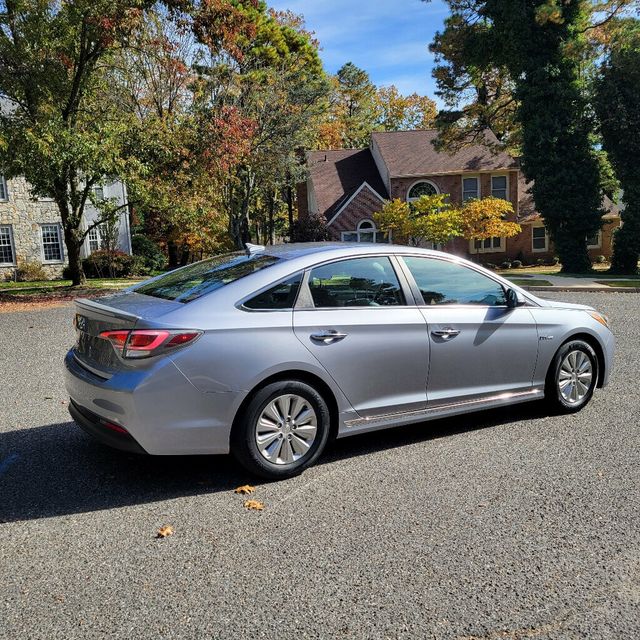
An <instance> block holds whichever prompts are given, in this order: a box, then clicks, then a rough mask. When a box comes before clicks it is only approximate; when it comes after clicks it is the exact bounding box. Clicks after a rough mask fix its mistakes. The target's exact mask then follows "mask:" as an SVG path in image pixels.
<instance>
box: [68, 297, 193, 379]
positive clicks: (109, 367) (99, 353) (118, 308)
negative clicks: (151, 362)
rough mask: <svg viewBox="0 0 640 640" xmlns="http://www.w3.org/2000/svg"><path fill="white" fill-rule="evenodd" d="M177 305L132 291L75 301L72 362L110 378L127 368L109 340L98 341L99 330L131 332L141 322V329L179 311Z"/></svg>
mask: <svg viewBox="0 0 640 640" xmlns="http://www.w3.org/2000/svg"><path fill="white" fill-rule="evenodd" d="M182 306H183V305H182V304H181V303H179V302H172V301H170V300H163V299H161V298H151V297H149V296H144V295H140V294H137V293H135V292H132V291H128V292H124V293H118V294H114V295H110V296H103V297H101V298H95V299H92V300H89V299H86V298H78V299H77V300H76V301H75V311H76V314H75V327H76V337H77V341H76V345H75V347H74V350H73V353H74V356H75V358H76V360H77V361H78V362H79V363H80V364H81V365H82V366H83V367H85V368H86V369H88V370H89V371H91V372H92V373H94V374H96V375H98V376H100V377H102V378H105V379H107V378H110V377H111V376H112V375H113V374H114V373H115V372H116V371H120V370H122V369H127V368H130V367H132V366H134V365H133V363H132V364H131V365H129V364H125V363H124V362H123V361H122V359H121V358H119V357H118V355H117V353H116V351H115V349H114V347H113V345H112V344H111V342H109V340H105V339H104V338H100V337H99V335H100V334H101V333H102V332H103V331H115V330H131V329H133V328H135V327H136V326H137V325H139V324H140V323H142V324H143V325H144V326H145V328H148V327H149V325H150V324H153V321H154V320H157V319H159V318H160V317H162V316H164V315H166V314H167V313H169V312H171V311H174V310H175V309H177V308H181V307H182Z"/></svg>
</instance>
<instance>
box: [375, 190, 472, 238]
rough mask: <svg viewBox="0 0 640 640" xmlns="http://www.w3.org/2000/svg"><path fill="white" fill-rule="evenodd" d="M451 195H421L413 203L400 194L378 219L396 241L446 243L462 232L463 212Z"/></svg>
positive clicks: (389, 203) (376, 218)
mask: <svg viewBox="0 0 640 640" xmlns="http://www.w3.org/2000/svg"><path fill="white" fill-rule="evenodd" d="M447 199H448V196H447V195H444V194H437V195H431V196H421V197H420V198H418V200H415V201H414V202H411V203H408V202H405V201H404V200H400V199H399V198H396V199H395V200H390V201H387V202H386V203H385V205H384V207H383V208H382V210H381V211H379V212H378V213H376V214H375V215H374V220H375V223H376V225H377V226H378V227H379V228H380V229H382V231H385V232H391V233H392V235H393V239H394V241H395V242H399V243H405V244H409V245H412V246H418V245H420V243H421V242H423V241H426V242H434V243H437V244H440V243H441V244H446V243H447V242H449V240H451V239H453V238H455V237H456V236H460V235H462V231H461V221H460V212H459V211H458V210H457V209H455V208H454V207H452V206H451V205H450V204H449V203H448V202H447Z"/></svg>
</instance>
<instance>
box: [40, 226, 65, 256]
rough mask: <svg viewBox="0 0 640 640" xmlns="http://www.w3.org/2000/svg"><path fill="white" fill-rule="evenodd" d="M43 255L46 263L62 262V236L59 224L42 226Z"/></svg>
mask: <svg viewBox="0 0 640 640" xmlns="http://www.w3.org/2000/svg"><path fill="white" fill-rule="evenodd" d="M42 255H43V260H44V262H62V255H63V254H62V235H61V233H60V225H59V224H43V225H42Z"/></svg>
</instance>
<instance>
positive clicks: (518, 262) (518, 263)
mask: <svg viewBox="0 0 640 640" xmlns="http://www.w3.org/2000/svg"><path fill="white" fill-rule="evenodd" d="M511 266H512V267H513V268H514V269H520V267H522V260H514V261H513V262H512V263H511Z"/></svg>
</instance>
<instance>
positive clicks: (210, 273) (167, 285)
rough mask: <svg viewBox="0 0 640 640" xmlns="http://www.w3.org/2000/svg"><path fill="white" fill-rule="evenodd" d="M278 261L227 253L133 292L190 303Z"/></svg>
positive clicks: (164, 277) (272, 257)
mask: <svg viewBox="0 0 640 640" xmlns="http://www.w3.org/2000/svg"><path fill="white" fill-rule="evenodd" d="M279 261H280V258H276V257H275V256H266V255H252V256H247V255H246V254H245V253H229V254H226V255H222V256H216V257H215V258H209V259H208V260H203V261H202V262H196V263H194V264H191V265H189V266H188V267H184V268H183V269H177V270H176V271H171V272H169V273H167V274H165V275H163V276H161V277H160V278H158V279H157V280H153V281H152V282H149V283H147V284H143V285H141V286H140V287H137V288H136V289H135V291H136V293H143V294H145V295H147V296H153V297H155V298H164V299H166V300H175V301H176V302H191V301H192V300H196V299H197V298H200V297H202V296H204V295H206V294H208V293H211V292H212V291H215V290H216V289H220V287H224V286H225V285H227V284H230V283H232V282H235V281H236V280H240V278H244V277H246V276H248V275H250V274H252V273H255V272H256V271H260V270H262V269H266V268H267V267H270V266H272V265H274V264H275V263H276V262H279Z"/></svg>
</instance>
